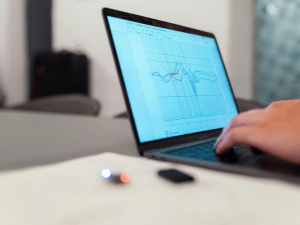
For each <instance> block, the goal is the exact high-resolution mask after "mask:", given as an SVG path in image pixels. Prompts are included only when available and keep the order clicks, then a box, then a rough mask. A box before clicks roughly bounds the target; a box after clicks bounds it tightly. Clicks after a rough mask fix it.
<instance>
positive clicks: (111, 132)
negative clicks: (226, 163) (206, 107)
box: [0, 111, 300, 225]
mask: <svg viewBox="0 0 300 225" xmlns="http://www.w3.org/2000/svg"><path fill="white" fill-rule="evenodd" d="M0 124H1V127H0V142H1V147H0V171H1V173H0V187H1V188H0V190H1V191H0V199H1V201H0V212H2V214H1V213H0V215H1V219H0V220H1V222H0V223H1V224H2V223H3V224H31V225H33V224H62V225H65V224H85V225H86V224H91V225H93V224H121V223H122V224H249V225H250V224H299V221H300V216H299V213H298V209H299V202H300V192H299V186H294V185H290V184H287V183H284V182H280V181H275V180H268V179H258V178H253V177H246V176H242V175H235V174H229V173H222V172H218V171H212V170H207V169H204V168H198V167H192V166H185V165H180V164H174V163H168V162H161V161H155V160H150V159H146V158H142V157H126V156H121V155H115V154H111V153H108V154H100V153H104V152H113V153H119V154H122V155H127V156H138V151H137V148H136V146H135V143H134V139H133V134H132V131H131V128H130V124H129V121H128V120H126V119H125V120H124V119H116V120H108V119H100V118H96V117H86V116H70V115H58V114H42V113H24V112H14V111H0ZM99 154H100V155H99ZM84 156H91V157H87V158H86V157H84ZM81 157H84V158H81ZM76 158H80V159H76ZM71 159H76V160H71ZM64 161H68V162H64ZM58 162H62V163H58ZM50 164H52V165H51V166H43V165H50ZM41 165H42V166H41ZM25 168H26V169H25ZM103 168H111V169H112V170H113V171H117V172H122V171H128V172H129V173H130V174H131V175H132V181H130V183H129V184H128V185H126V186H115V187H114V186H111V185H110V184H109V182H108V181H106V180H104V179H102V178H101V175H100V174H101V170H102V169H103ZM162 168H177V169H179V170H181V171H183V172H186V173H188V174H191V175H193V176H194V177H195V179H196V182H194V183H192V184H188V185H186V186H185V185H183V186H176V185H172V184H170V183H168V182H167V181H164V180H162V179H161V178H159V177H158V176H157V171H158V170H159V169H162ZM17 169H20V170H17ZM16 215H17V216H16Z"/></svg>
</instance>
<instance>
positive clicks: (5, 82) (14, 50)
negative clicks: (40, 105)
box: [0, 0, 28, 104]
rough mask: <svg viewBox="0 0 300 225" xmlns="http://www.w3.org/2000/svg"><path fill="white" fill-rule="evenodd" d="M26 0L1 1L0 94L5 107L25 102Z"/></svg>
mask: <svg viewBox="0 0 300 225" xmlns="http://www.w3.org/2000/svg"><path fill="white" fill-rule="evenodd" d="M25 8H26V1H25V0H0V91H2V92H3V93H4V94H5V98H6V102H7V103H8V104H16V103H19V102H24V101H26V100H27V88H28V87H27V77H26V75H27V65H28V63H27V56H26V54H27V53H26V50H27V44H26V42H27V40H26V26H25V25H26V21H25V12H26V10H25Z"/></svg>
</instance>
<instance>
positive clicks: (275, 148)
mask: <svg viewBox="0 0 300 225" xmlns="http://www.w3.org/2000/svg"><path fill="white" fill-rule="evenodd" d="M238 144H241V145H249V146H252V147H254V148H257V149H259V150H261V151H263V152H266V153H268V154H270V155H273V156H276V157H279V158H281V159H284V160H287V161H290V162H293V163H297V164H300V100H289V101H278V102H274V103H272V104H271V105H270V106H268V107H267V108H265V109H255V110H250V111H247V112H243V113H240V114H239V115H237V116H236V117H234V118H233V119H232V120H231V121H230V123H229V124H228V125H227V126H226V127H225V128H224V129H223V131H222V134H221V135H220V137H219V138H218V140H217V142H216V144H215V149H216V153H217V154H223V153H225V152H227V151H228V150H230V149H231V148H232V147H233V146H235V145H238Z"/></svg>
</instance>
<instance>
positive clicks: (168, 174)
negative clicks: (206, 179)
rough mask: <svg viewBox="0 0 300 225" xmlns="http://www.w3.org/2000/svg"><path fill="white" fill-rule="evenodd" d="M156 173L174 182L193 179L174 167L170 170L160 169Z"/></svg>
mask: <svg viewBox="0 0 300 225" xmlns="http://www.w3.org/2000/svg"><path fill="white" fill-rule="evenodd" d="M158 175H159V176H161V177H163V178H165V179H167V180H170V181H172V182H174V183H181V182H187V181H194V178H193V177H191V176H189V175H187V174H184V173H182V172H180V171H178V170H175V169H170V170H160V171H159V172H158Z"/></svg>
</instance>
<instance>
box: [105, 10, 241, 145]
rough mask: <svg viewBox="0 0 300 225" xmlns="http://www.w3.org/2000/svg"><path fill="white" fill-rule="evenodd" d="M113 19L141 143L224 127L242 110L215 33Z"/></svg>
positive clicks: (119, 58)
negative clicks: (176, 29) (200, 32)
mask: <svg viewBox="0 0 300 225" xmlns="http://www.w3.org/2000/svg"><path fill="white" fill-rule="evenodd" d="M108 23H109V26H110V29H111V32H112V37H113V41H114V45H115V48H116V52H117V56H118V60H119V63H120V67H121V70H122V74H123V77H124V82H125V86H126V90H127V93H128V98H129V102H130V106H131V108H132V113H133V117H134V122H135V125H136V128H137V133H138V138H139V140H140V142H141V143H143V142H149V141H154V140H158V139H163V138H168V137H174V136H179V135H185V134H191V133H196V132H201V131H207V130H213V129H218V128H223V127H225V126H226V124H227V123H228V122H229V121H230V119H231V118H232V117H234V116H235V115H237V114H238V111H237V109H236V106H235V102H234V98H233V96H232V93H231V90H230V86H229V83H228V80H227V77H226V73H225V70H224V66H223V64H222V60H221V57H220V53H219V50H218V47H217V43H216V40H215V39H214V38H210V37H205V36H200V35H195V34H190V33H184V32H180V31H175V30H170V29H165V28H160V27H155V26H151V25H146V24H142V23H138V22H133V21H129V20H125V19H120V18H116V17H112V16H108Z"/></svg>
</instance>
